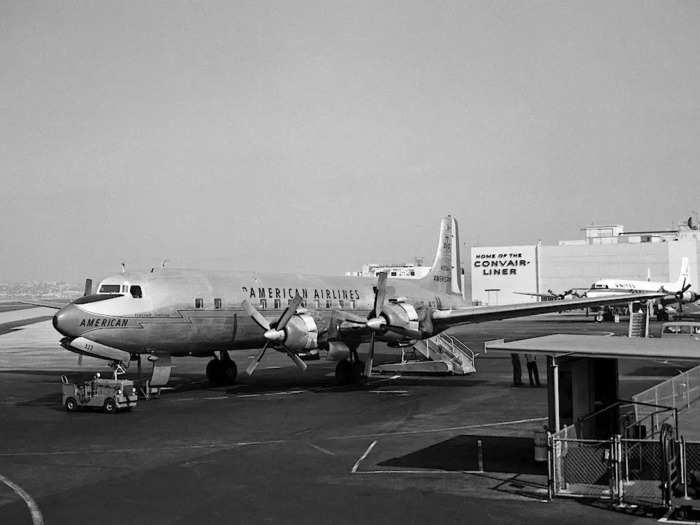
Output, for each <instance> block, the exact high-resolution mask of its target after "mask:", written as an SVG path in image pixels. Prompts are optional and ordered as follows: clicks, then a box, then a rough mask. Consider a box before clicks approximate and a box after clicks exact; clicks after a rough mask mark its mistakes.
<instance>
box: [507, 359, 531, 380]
mask: <svg viewBox="0 0 700 525" xmlns="http://www.w3.org/2000/svg"><path fill="white" fill-rule="evenodd" d="M510 360H511V362H512V363H513V386H522V385H523V377H522V373H523V369H522V368H521V367H520V355H518V354H516V353H515V352H512V353H511V354H510ZM528 370H529V368H528Z"/></svg>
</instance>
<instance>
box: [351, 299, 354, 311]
mask: <svg viewBox="0 0 700 525" xmlns="http://www.w3.org/2000/svg"><path fill="white" fill-rule="evenodd" d="M350 308H352V309H353V310H354V309H355V299H353V300H352V301H350Z"/></svg>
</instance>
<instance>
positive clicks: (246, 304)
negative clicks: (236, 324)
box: [242, 299, 270, 331]
mask: <svg viewBox="0 0 700 525" xmlns="http://www.w3.org/2000/svg"><path fill="white" fill-rule="evenodd" d="M242 305H243V309H244V310H245V311H246V312H247V313H248V315H249V316H250V317H252V318H253V321H255V322H256V323H257V324H258V326H260V328H262V329H264V330H265V331H267V330H269V329H270V321H268V320H267V319H265V317H264V316H263V315H262V314H261V313H260V312H258V311H257V310H256V309H255V307H254V306H253V305H252V304H250V301H249V300H248V299H243V303H242Z"/></svg>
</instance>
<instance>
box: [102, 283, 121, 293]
mask: <svg viewBox="0 0 700 525" xmlns="http://www.w3.org/2000/svg"><path fill="white" fill-rule="evenodd" d="M121 291H122V290H121V285H120V284H103V285H102V286H100V291H99V292H97V293H119V292H121Z"/></svg>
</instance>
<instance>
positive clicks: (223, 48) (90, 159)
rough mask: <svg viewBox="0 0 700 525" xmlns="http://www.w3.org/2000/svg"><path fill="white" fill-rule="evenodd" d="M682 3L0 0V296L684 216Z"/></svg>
mask: <svg viewBox="0 0 700 525" xmlns="http://www.w3.org/2000/svg"><path fill="white" fill-rule="evenodd" d="M699 168H700V2H698V1H691V0H688V1H683V2H674V1H670V0H668V1H653V2H644V1H640V0H634V1H629V2H624V1H615V2H609V1H600V2H591V1H581V2H561V1H554V2H542V1H529V2H514V1H509V2H493V1H483V2H466V1H463V0H462V1H455V2H420V3H419V2H409V1H403V0H402V1H396V2H378V1H369V2H365V1H360V0H352V1H347V2H332V1H319V2H301V1H299V2H297V1H294V2H286V1H277V2H262V1H259V0H255V1H251V2H242V1H224V2H137V1H129V2H122V1H113V2H107V1H103V2H87V1H85V2H75V1H68V0H66V1H60V2H54V1H45V2H30V1H27V0H18V1H13V0H5V1H3V2H2V3H0V173H1V176H0V181H1V183H2V186H1V192H0V209H1V210H2V211H1V212H0V213H1V215H0V217H1V219H2V220H1V221H0V238H1V239H2V248H1V249H0V281H18V280H28V279H42V280H43V279H45V280H53V279H68V280H74V281H79V280H81V279H82V278H83V277H85V276H90V277H95V278H100V277H103V276H104V275H106V274H109V273H113V272H116V271H118V270H119V262H120V261H121V260H125V261H127V264H128V266H129V268H130V269H140V268H146V267H150V266H152V265H154V264H158V263H159V261H160V260H161V259H162V258H164V257H167V258H169V259H170V261H171V263H170V264H171V265H175V266H190V267H192V266H195V267H204V268H225V267H230V268H235V269H259V270H261V271H262V270H265V271H293V272H308V273H328V274H338V273H340V274H342V273H343V272H344V271H345V270H355V269H359V266H360V265H361V264H362V263H365V262H370V261H381V262H391V261H403V260H411V259H412V258H413V256H414V255H423V256H425V258H426V260H431V259H432V256H433V253H434V248H435V243H436V236H437V232H438V226H439V220H440V217H442V216H443V215H445V214H446V213H449V212H451V213H453V214H454V215H455V216H456V217H457V218H458V220H459V221H460V233H461V237H462V241H464V242H466V243H467V244H482V245H486V244H488V245H494V244H495V245H500V244H533V243H535V242H536V241H537V240H538V239H542V240H543V241H544V242H545V243H547V242H554V241H556V240H558V239H571V238H579V237H580V235H581V233H580V232H579V228H580V227H581V226H584V225H587V224H590V223H592V222H596V223H610V222H614V223H622V224H624V225H625V226H626V227H627V228H628V229H630V230H635V229H643V228H659V227H664V228H665V227H670V226H671V225H672V224H673V223H675V222H677V221H679V220H681V219H683V218H686V217H688V216H689V215H691V213H692V212H693V211H697V210H700V202H699V200H698V197H699V196H700V195H699V193H700V192H698V190H697V181H698V174H699V173H700V170H699Z"/></svg>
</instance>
